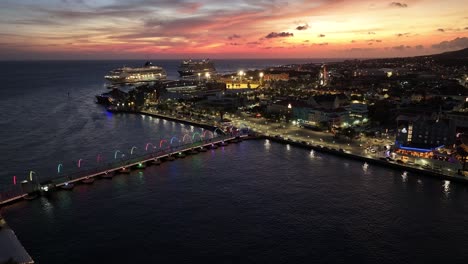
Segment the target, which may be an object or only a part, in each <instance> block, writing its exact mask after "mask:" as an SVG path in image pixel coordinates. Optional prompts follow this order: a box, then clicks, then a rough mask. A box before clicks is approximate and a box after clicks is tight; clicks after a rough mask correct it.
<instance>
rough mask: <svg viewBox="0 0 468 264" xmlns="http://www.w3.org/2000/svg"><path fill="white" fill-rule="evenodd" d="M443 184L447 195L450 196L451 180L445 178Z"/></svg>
mask: <svg viewBox="0 0 468 264" xmlns="http://www.w3.org/2000/svg"><path fill="white" fill-rule="evenodd" d="M443 186H444V194H445V196H448V195H449V194H450V181H447V180H445V181H444V185H443Z"/></svg>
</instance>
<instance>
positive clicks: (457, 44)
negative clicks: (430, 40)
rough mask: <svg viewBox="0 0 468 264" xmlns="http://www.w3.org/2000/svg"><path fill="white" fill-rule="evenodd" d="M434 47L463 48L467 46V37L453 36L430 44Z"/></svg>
mask: <svg viewBox="0 0 468 264" xmlns="http://www.w3.org/2000/svg"><path fill="white" fill-rule="evenodd" d="M432 47H433V48H435V49H464V48H467V47H468V38H467V37H463V38H455V39H452V40H448V41H442V42H440V43H438V44H434V45H432Z"/></svg>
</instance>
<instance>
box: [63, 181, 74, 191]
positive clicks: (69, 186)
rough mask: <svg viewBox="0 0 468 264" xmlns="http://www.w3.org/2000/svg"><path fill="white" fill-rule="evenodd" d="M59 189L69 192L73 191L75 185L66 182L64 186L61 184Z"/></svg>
mask: <svg viewBox="0 0 468 264" xmlns="http://www.w3.org/2000/svg"><path fill="white" fill-rule="evenodd" d="M60 187H61V188H62V189H64V190H71V189H73V187H75V185H74V184H73V183H69V182H66V183H65V184H63V185H62V186H60Z"/></svg>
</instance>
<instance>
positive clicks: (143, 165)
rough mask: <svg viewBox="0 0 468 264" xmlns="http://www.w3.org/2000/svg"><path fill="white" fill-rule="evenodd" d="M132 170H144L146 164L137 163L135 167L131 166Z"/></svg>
mask: <svg viewBox="0 0 468 264" xmlns="http://www.w3.org/2000/svg"><path fill="white" fill-rule="evenodd" d="M133 168H134V169H136V170H140V169H144V168H146V164H145V163H143V162H140V163H138V164H137V165H135V166H133Z"/></svg>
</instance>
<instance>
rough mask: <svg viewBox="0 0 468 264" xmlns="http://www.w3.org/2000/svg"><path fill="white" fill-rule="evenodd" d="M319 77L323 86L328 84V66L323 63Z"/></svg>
mask: <svg viewBox="0 0 468 264" xmlns="http://www.w3.org/2000/svg"><path fill="white" fill-rule="evenodd" d="M319 79H320V85H321V86H327V84H328V72H327V66H325V64H323V65H322V67H320V74H319Z"/></svg>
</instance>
